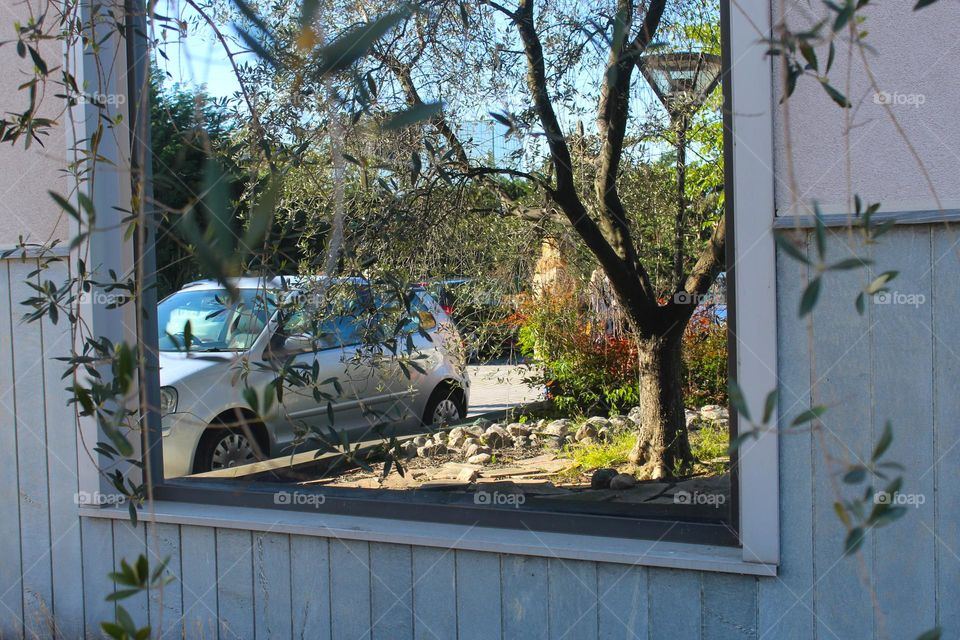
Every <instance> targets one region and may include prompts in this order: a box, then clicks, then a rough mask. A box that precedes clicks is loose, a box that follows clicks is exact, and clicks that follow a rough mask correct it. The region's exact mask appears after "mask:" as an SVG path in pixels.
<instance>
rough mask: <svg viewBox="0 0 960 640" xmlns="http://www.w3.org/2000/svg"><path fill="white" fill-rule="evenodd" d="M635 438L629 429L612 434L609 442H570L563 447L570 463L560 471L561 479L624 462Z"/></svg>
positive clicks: (569, 478)
mask: <svg viewBox="0 0 960 640" xmlns="http://www.w3.org/2000/svg"><path fill="white" fill-rule="evenodd" d="M636 440H637V435H636V434H635V433H632V432H630V431H622V432H620V433H615V434H613V437H612V438H611V440H610V442H595V443H593V444H571V445H567V446H565V447H564V448H563V455H564V457H567V458H570V460H571V465H570V467H568V468H567V469H565V470H564V471H563V472H561V474H559V475H561V476H562V479H564V480H574V479H576V478H577V477H579V476H580V474H583V473H586V472H589V471H593V470H594V469H603V468H606V467H612V468H614V469H616V468H617V467H618V466H619V465H621V464H624V463H626V462H627V461H628V460H627V456H629V455H630V450H631V449H633V445H634V443H635V442H636Z"/></svg>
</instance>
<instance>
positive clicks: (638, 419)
mask: <svg viewBox="0 0 960 640" xmlns="http://www.w3.org/2000/svg"><path fill="white" fill-rule="evenodd" d="M627 417H628V418H630V419H631V420H633V423H634V424H635V425H641V424H643V419H642V418H643V414H642V412H641V411H640V407H634V408H633V409H630V412H629V413H628V414H627Z"/></svg>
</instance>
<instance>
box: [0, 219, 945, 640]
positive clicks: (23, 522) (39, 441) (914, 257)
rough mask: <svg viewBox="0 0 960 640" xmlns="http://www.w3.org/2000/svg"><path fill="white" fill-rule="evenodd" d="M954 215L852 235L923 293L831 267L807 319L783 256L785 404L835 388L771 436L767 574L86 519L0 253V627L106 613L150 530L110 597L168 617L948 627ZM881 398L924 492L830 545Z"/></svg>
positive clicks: (565, 632) (346, 622) (779, 629)
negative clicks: (877, 523) (816, 416)
mask: <svg viewBox="0 0 960 640" xmlns="http://www.w3.org/2000/svg"><path fill="white" fill-rule="evenodd" d="M954 235H955V234H953V233H950V232H946V231H944V230H943V228H942V227H938V226H933V227H923V226H914V227H900V228H897V229H895V230H894V231H892V232H891V233H890V234H888V235H887V236H886V237H885V238H884V240H883V242H882V243H881V244H879V245H875V246H870V247H863V246H860V245H859V244H857V245H856V246H855V250H856V251H858V252H861V254H863V253H865V254H867V255H869V256H870V257H871V258H872V259H873V260H874V261H875V262H876V263H877V266H878V268H882V269H884V270H886V269H894V270H898V271H899V272H900V275H899V277H898V278H897V279H896V280H895V281H894V282H893V283H892V287H891V288H892V289H893V290H894V291H896V292H897V293H900V294H903V295H913V296H914V298H912V300H914V301H915V302H916V301H919V300H920V299H921V298H920V297H921V296H922V300H923V302H922V304H917V305H915V306H914V305H910V304H890V305H870V306H868V308H867V312H866V314H864V315H863V316H862V317H861V316H858V315H857V314H856V313H855V311H854V304H853V300H854V297H855V295H856V293H857V291H858V290H859V289H860V288H861V287H862V286H863V284H864V283H865V282H866V280H865V278H866V276H865V275H864V274H862V273H857V272H844V273H839V274H831V275H829V276H828V285H829V286H828V287H827V289H826V290H825V291H824V294H823V297H822V300H821V303H820V305H819V307H818V308H817V311H816V313H815V314H814V316H813V321H812V329H811V331H812V333H808V327H807V325H806V324H805V323H801V322H798V321H797V320H796V309H797V303H798V299H799V294H800V290H801V287H802V273H801V270H800V269H799V268H798V266H797V263H796V262H792V261H790V260H787V259H784V258H783V257H782V256H781V257H780V260H779V264H778V267H777V271H778V286H779V292H778V296H779V301H780V304H779V308H780V312H779V320H778V324H779V340H780V345H779V348H780V353H779V371H778V372H777V374H778V376H779V386H780V391H781V403H782V406H781V411H782V414H783V415H782V417H783V418H785V419H789V418H790V416H792V415H793V414H796V413H797V412H799V411H800V410H801V409H802V408H804V407H806V406H808V404H809V402H810V399H811V386H812V385H811V383H812V382H816V383H817V384H816V388H817V401H818V402H820V403H824V404H829V405H830V406H831V410H830V412H829V414H828V416H827V419H826V430H825V431H824V432H823V433H822V434H812V433H809V432H800V433H797V434H785V435H784V436H783V437H782V439H781V443H782V444H781V455H780V458H781V466H780V469H781V477H780V487H781V511H782V513H781V526H782V556H783V561H782V566H781V569H780V574H779V576H778V577H777V578H753V577H742V576H734V575H722V574H711V573H700V572H695V571H680V570H668V569H653V568H644V567H630V566H625V565H615V564H603V563H594V562H579V561H569V560H560V559H547V558H539V557H522V556H511V555H498V554H493V553H480V552H473V551H446V550H443V549H435V548H418V547H410V546H403V545H393V544H375V543H366V542H357V541H341V540H336V539H325V538H320V537H306V536H299V535H286V534H273V533H260V532H249V531H239V530H226V529H210V528H203V527H197V526H177V525H170V524H161V525H145V526H140V527H138V528H133V527H131V526H130V525H129V524H128V523H126V522H119V521H109V520H101V519H89V518H84V519H82V520H81V519H80V518H79V517H78V515H77V506H76V504H75V501H74V494H75V492H76V491H77V477H76V469H77V452H76V444H77V438H76V428H75V426H74V422H73V418H72V414H71V411H70V410H69V409H68V408H67V407H66V405H65V393H64V391H63V387H64V386H65V384H64V382H63V381H61V380H60V374H61V365H60V364H58V363H56V362H54V361H52V360H51V358H53V357H55V356H58V355H63V354H64V353H65V352H66V350H67V346H68V342H69V340H70V337H69V334H68V333H67V332H66V327H65V326H64V325H63V324H60V325H57V326H54V325H52V324H51V323H49V322H46V321H45V322H42V323H35V324H23V323H22V322H21V321H20V317H21V316H22V308H20V307H19V304H18V303H19V301H21V300H23V299H24V298H26V297H28V296H29V295H30V290H29V288H28V287H27V286H26V284H24V283H23V280H24V278H25V277H26V275H27V273H29V271H30V270H31V269H33V268H35V266H36V265H35V263H32V262H26V263H24V262H20V261H18V260H8V261H3V262H0V458H2V459H0V515H2V517H0V636H2V637H4V638H7V637H20V636H26V637H41V638H43V637H49V636H50V635H52V634H53V633H54V631H52V630H55V632H56V634H57V635H59V636H60V637H64V638H74V637H78V636H80V635H83V634H84V633H86V634H89V635H90V636H96V635H98V631H97V627H98V623H99V622H100V621H102V620H105V619H108V618H110V617H111V616H112V613H113V606H112V605H111V604H108V603H106V602H105V600H104V597H105V596H106V595H107V594H108V593H110V591H111V590H112V585H111V584H110V583H109V581H108V579H107V577H106V576H107V573H108V572H109V571H110V570H112V569H113V567H114V565H115V564H116V563H118V562H119V560H120V559H121V558H133V557H135V556H136V555H137V554H138V553H141V552H144V551H146V552H147V553H148V554H149V555H150V556H151V557H152V558H153V559H154V560H157V559H159V558H164V557H168V556H169V557H171V563H170V565H169V566H170V570H171V572H172V573H173V575H174V577H175V581H174V582H173V583H172V584H171V585H170V586H169V587H167V588H165V589H164V590H163V591H162V593H151V594H149V596H144V597H142V598H137V599H133V600H130V601H127V602H125V603H124V606H126V607H127V609H128V610H130V611H131V613H132V614H133V615H134V616H135V617H136V618H137V620H139V621H142V622H147V621H149V622H150V623H151V624H153V625H154V626H155V627H157V628H158V629H160V630H161V632H162V633H163V636H164V637H168V638H172V637H181V635H186V636H187V637H191V638H192V637H197V638H215V637H220V638H242V639H247V638H290V637H297V638H325V637H333V638H346V639H348V640H358V639H361V638H440V639H446V638H455V637H456V638H464V639H467V638H482V639H485V640H486V639H490V638H500V637H503V638H568V639H570V640H574V639H581V638H584V639H589V638H650V639H660V638H669V639H686V638H704V639H713V638H842V639H846V638H870V637H890V638H910V637H915V636H916V635H917V634H918V633H919V632H920V631H922V630H924V629H927V628H930V627H933V626H934V625H937V624H939V625H942V626H943V627H944V630H945V637H950V638H955V637H958V635H960V609H958V607H957V606H956V603H957V602H958V601H960V558H958V553H960V482H958V472H960V468H958V465H957V463H956V459H957V455H958V453H957V452H960V447H958V446H957V443H958V441H960V393H958V387H957V381H958V380H960V331H958V330H957V326H956V325H957V322H958V319H960V296H958V287H960V268H958V265H960V262H958V256H957V240H958V239H957V238H955V237H954ZM848 242H850V241H849V240H848V237H847V234H846V233H845V232H839V233H837V234H831V238H830V243H829V251H830V257H831V259H840V258H842V257H846V256H847V255H850V249H849V248H848V247H847V243H848ZM54 269H55V270H61V271H62V269H64V267H54ZM62 275H63V274H62V273H60V274H59V275H58V274H50V277H52V278H53V279H57V277H60V276H62ZM741 294H742V295H749V292H741ZM811 335H812V339H813V343H812V350H811V349H810V343H809V342H808V341H809V339H810V336H811ZM811 354H812V356H813V357H811ZM770 379H771V384H773V381H774V372H771V377H770ZM888 418H889V419H891V420H892V421H893V424H894V428H895V433H896V434H897V437H896V440H895V442H894V445H893V447H892V448H891V453H890V457H891V458H893V459H895V460H897V461H899V462H901V463H902V464H904V465H906V467H907V471H906V478H907V480H906V485H905V488H904V490H905V491H906V492H908V493H916V494H920V495H922V496H923V497H924V499H925V501H926V502H925V503H924V504H923V505H922V506H920V507H919V508H916V509H911V510H910V513H909V514H908V515H907V516H906V517H905V518H904V519H903V520H901V521H899V522H897V523H896V524H895V525H893V526H892V527H890V528H888V529H884V530H881V531H878V532H876V533H875V534H874V535H872V536H871V537H870V538H869V540H868V541H867V543H866V545H865V546H864V555H863V558H864V562H863V563H862V564H860V563H858V562H856V561H853V560H850V559H843V558H841V553H840V552H841V547H842V538H843V530H842V528H841V526H840V524H839V522H838V521H837V518H836V517H835V515H834V513H833V502H834V500H835V495H836V494H835V487H836V486H838V478H837V477H836V471H837V465H838V464H839V461H841V460H856V459H865V458H866V457H867V456H868V455H869V453H870V450H871V447H872V444H873V443H874V442H875V441H876V439H877V437H878V435H879V433H880V430H881V429H882V427H883V422H884V421H885V420H886V419H888ZM824 448H826V450H828V451H829V453H830V456H832V458H828V457H825V455H824ZM841 490H843V488H842V485H841ZM861 576H867V577H868V578H869V579H870V580H871V581H872V583H873V584H874V585H875V587H876V599H875V600H874V599H873V598H872V597H871V593H870V591H869V590H867V589H866V588H865V587H864V586H863V583H862V581H861Z"/></svg>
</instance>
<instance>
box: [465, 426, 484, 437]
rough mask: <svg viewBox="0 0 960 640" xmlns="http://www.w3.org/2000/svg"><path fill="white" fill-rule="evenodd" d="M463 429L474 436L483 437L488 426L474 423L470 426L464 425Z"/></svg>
mask: <svg viewBox="0 0 960 640" xmlns="http://www.w3.org/2000/svg"><path fill="white" fill-rule="evenodd" d="M463 430H464V431H465V432H466V433H467V434H469V436H470V437H472V438H482V437H483V434H484V432H485V431H486V430H487V427H482V426H480V425H476V424H472V425H470V426H469V427H464V428H463Z"/></svg>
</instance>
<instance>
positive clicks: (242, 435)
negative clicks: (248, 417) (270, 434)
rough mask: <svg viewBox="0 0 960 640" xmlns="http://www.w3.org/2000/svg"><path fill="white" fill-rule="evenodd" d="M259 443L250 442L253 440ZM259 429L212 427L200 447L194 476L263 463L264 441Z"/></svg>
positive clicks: (194, 467) (198, 447)
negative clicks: (261, 461)
mask: <svg viewBox="0 0 960 640" xmlns="http://www.w3.org/2000/svg"><path fill="white" fill-rule="evenodd" d="M251 435H252V436H253V437H254V440H255V442H251V441H250V436H251ZM259 436H260V433H259V429H258V426H257V425H253V424H252V425H250V426H249V428H247V429H245V428H240V427H227V426H223V425H218V424H212V425H210V426H209V427H208V428H207V430H206V431H204V432H203V436H202V437H201V438H200V443H199V444H198V445H197V454H196V456H195V457H194V460H193V472H194V473H206V472H208V471H217V470H220V469H227V468H230V467H235V466H239V465H242V464H252V463H254V462H259V461H260V460H262V459H263V455H262V452H263V451H264V448H263V444H262V439H261V438H260V437H259Z"/></svg>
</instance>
